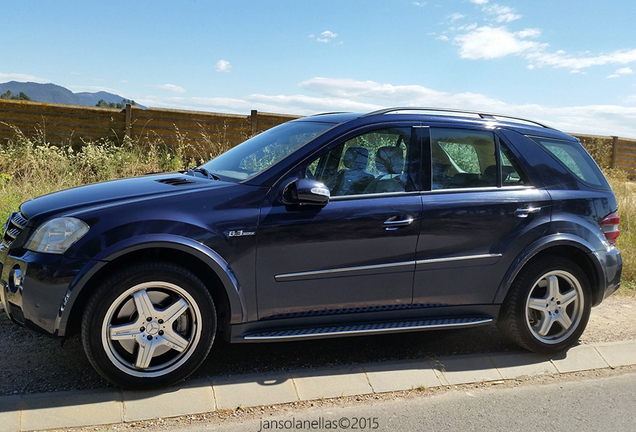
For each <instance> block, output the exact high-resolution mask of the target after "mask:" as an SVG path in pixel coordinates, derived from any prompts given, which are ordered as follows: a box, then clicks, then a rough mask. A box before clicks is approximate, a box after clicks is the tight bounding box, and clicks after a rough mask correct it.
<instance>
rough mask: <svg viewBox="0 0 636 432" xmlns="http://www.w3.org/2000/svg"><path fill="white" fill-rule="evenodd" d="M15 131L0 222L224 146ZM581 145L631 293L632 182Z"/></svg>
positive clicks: (5, 149) (205, 140)
mask: <svg viewBox="0 0 636 432" xmlns="http://www.w3.org/2000/svg"><path fill="white" fill-rule="evenodd" d="M14 132H15V134H14V137H13V138H12V139H11V140H9V141H7V142H5V143H3V144H2V147H1V148H0V221H1V222H0V223H2V222H3V221H5V220H6V219H7V218H8V217H9V214H10V213H11V212H13V211H15V210H16V209H17V208H18V207H19V205H20V203H22V202H23V201H25V200H27V199H30V198H33V197H36V196H39V195H43V194H47V193H50V192H54V191H57V190H60V189H65V188H70V187H75V186H80V185H83V184H87V183H94V182H98V181H103V180H110V179H116V178H122V177H129V176H135V175H141V174H145V173H148V172H161V171H176V170H179V169H184V168H187V167H188V166H192V165H199V164H201V163H203V161H205V160H209V159H210V158H212V157H214V156H216V155H217V154H220V153H221V152H223V151H225V150H227V149H228V148H229V144H228V143H227V142H222V141H223V140H222V139H221V140H215V139H214V138H212V137H210V136H208V135H206V134H205V133H201V134H200V136H197V137H196V139H192V138H190V137H188V136H186V135H184V134H181V133H180V132H179V131H178V130H176V134H175V137H176V142H177V145H176V146H168V145H167V144H166V143H164V142H162V141H161V140H160V139H158V138H156V137H155V138H152V136H151V135H146V136H145V137H144V138H143V139H139V140H131V139H128V138H126V139H124V140H123V143H121V144H115V143H113V142H111V141H108V140H103V141H98V142H89V143H84V145H83V146H82V147H81V148H78V149H75V150H74V149H73V148H71V147H65V148H59V147H55V146H51V145H49V144H48V143H47V142H46V139H45V134H44V133H40V134H39V135H37V136H35V137H27V136H25V135H24V134H23V133H22V132H21V131H20V130H18V129H15V128H14ZM196 143H200V144H199V145H197V144H196ZM583 144H584V145H585V147H586V148H587V149H588V151H589V152H590V154H591V155H592V156H594V158H595V159H596V160H597V161H598V162H599V165H600V166H601V167H603V168H604V171H605V174H606V176H607V178H608V180H609V181H610V183H611V185H612V188H613V189H614V192H615V193H616V197H617V199H618V207H619V214H620V216H621V225H620V228H621V237H620V238H619V240H618V247H619V249H620V250H621V252H622V255H623V260H624V268H623V289H622V291H624V292H625V291H630V292H634V290H636V280H635V279H636V274H635V273H636V237H635V232H636V220H635V219H636V216H634V215H636V183H632V182H629V181H628V179H627V176H626V175H625V173H623V172H621V171H617V170H612V169H608V168H607V167H608V166H609V163H610V160H611V153H610V151H611V147H609V148H608V146H607V144H606V143H603V142H602V141H600V140H591V141H589V142H583ZM203 149H205V150H203ZM210 149H212V151H211V152H210ZM0 231H2V226H1V225H0Z"/></svg>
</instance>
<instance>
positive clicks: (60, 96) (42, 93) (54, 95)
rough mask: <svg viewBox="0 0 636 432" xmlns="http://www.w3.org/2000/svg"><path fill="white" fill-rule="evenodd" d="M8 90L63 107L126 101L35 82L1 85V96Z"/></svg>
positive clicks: (110, 96) (102, 92)
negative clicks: (101, 101)
mask: <svg viewBox="0 0 636 432" xmlns="http://www.w3.org/2000/svg"><path fill="white" fill-rule="evenodd" d="M7 90H10V91H11V93H13V94H14V95H18V94H20V92H23V93H24V94H25V95H27V96H28V97H30V98H31V100H33V101H37V102H48V103H56V104H63V105H87V106H95V105H96V104H97V102H99V101H100V99H101V100H104V101H105V102H107V103H111V102H112V103H120V102H121V101H122V99H126V98H124V97H122V96H119V95H116V94H113V93H108V92H104V91H100V92H96V93H88V92H80V93H73V92H72V91H70V90H69V89H67V88H65V87H62V86H59V85H56V84H39V83H34V82H26V83H25V82H17V81H10V82H7V83H0V94H3V93H5V92H6V91H7ZM137 106H138V107H140V108H146V107H145V106H143V105H139V104H138V105H137Z"/></svg>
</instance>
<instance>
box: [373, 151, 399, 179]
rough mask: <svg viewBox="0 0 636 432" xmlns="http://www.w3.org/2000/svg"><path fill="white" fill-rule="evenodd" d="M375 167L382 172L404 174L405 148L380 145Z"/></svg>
mask: <svg viewBox="0 0 636 432" xmlns="http://www.w3.org/2000/svg"><path fill="white" fill-rule="evenodd" d="M375 167H376V168H377V169H378V171H380V172H381V173H382V174H402V170H403V169H404V150H402V149H401V148H400V147H393V146H385V147H380V148H379V149H378V151H377V153H376V154H375Z"/></svg>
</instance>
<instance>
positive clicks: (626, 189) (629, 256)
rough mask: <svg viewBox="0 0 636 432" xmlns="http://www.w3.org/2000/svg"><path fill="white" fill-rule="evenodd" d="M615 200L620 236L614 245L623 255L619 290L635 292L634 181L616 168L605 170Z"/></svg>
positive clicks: (635, 234)
mask: <svg viewBox="0 0 636 432" xmlns="http://www.w3.org/2000/svg"><path fill="white" fill-rule="evenodd" d="M605 176H606V177H607V180H608V181H609V182H610V185H611V186H612V189H613V190H614V194H615V195H616V200H617V201H618V214H619V215H620V217H621V223H620V230H621V236H620V237H619V238H618V241H617V242H616V246H617V247H618V249H619V250H620V251H621V255H622V257H623V276H622V278H621V291H622V292H623V293H628V292H629V293H631V294H634V293H636V183H635V182H630V181H628V179H627V175H626V174H625V173H624V172H622V171H618V170H605Z"/></svg>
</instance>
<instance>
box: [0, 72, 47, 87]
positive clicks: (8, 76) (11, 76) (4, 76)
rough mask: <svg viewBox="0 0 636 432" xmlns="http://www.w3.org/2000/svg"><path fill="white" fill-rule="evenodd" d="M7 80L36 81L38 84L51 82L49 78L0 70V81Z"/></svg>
mask: <svg viewBox="0 0 636 432" xmlns="http://www.w3.org/2000/svg"><path fill="white" fill-rule="evenodd" d="M7 81H19V82H36V83H40V84H45V83H50V82H51V80H50V79H48V78H39V77H36V76H34V75H27V74H19V73H2V72H0V82H7Z"/></svg>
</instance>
